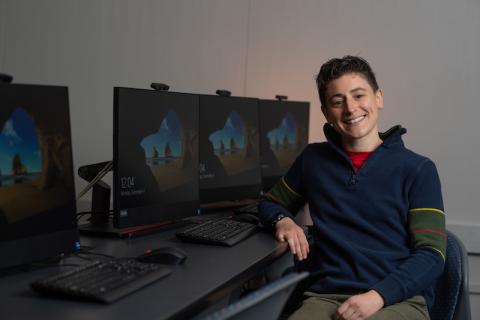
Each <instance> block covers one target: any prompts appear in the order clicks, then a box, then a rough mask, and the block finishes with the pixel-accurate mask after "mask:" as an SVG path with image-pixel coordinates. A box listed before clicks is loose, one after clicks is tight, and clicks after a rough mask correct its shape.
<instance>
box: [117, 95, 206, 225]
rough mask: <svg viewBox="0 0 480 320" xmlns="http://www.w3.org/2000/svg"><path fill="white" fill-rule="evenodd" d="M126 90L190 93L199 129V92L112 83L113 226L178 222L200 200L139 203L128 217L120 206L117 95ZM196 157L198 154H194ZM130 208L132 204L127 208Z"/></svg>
mask: <svg viewBox="0 0 480 320" xmlns="http://www.w3.org/2000/svg"><path fill="white" fill-rule="evenodd" d="M127 92H128V94H131V93H133V94H142V95H149V96H156V97H159V99H162V98H161V97H165V96H167V95H168V96H170V97H174V96H175V95H177V96H190V97H192V98H193V99H194V100H196V101H195V106H194V109H196V110H194V112H196V114H195V116H196V119H195V122H196V123H197V131H198V95H195V94H191V93H180V92H170V91H155V90H149V89H138V88H127V87H114V104H113V105H114V107H113V109H114V112H113V114H114V116H113V226H114V227H115V228H129V227H142V226H148V225H156V226H158V225H159V224H165V225H167V224H171V223H174V222H177V221H179V220H181V219H183V218H186V217H191V216H194V215H196V214H198V210H199V201H198V197H197V200H193V201H184V202H181V203H172V204H151V205H146V206H138V207H134V208H133V209H135V210H136V213H135V214H134V215H131V216H130V215H129V217H128V218H126V217H125V216H122V215H123V214H124V211H122V210H123V209H124V208H121V207H120V190H119V189H120V188H119V187H118V186H119V183H120V181H119V170H118V167H119V137H118V130H119V116H120V115H119V99H120V97H119V96H120V95H121V94H123V93H127ZM197 159H198V155H197ZM196 163H197V170H196V171H197V172H198V161H196ZM196 178H197V189H198V177H196ZM128 209H129V210H130V209H132V208H130V207H129V208H128ZM160 210H162V211H163V212H162V214H161V215H159V213H158V212H159V211H160Z"/></svg>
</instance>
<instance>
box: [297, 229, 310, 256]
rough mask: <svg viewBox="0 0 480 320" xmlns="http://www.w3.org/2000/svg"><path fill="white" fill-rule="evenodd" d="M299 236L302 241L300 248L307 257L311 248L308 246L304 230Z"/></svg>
mask: <svg viewBox="0 0 480 320" xmlns="http://www.w3.org/2000/svg"><path fill="white" fill-rule="evenodd" d="M299 238H300V239H299V242H300V249H301V251H302V256H303V258H304V259H306V258H307V255H308V252H309V248H308V246H309V244H308V241H307V238H306V237H305V234H303V232H302V233H301V234H300V235H299Z"/></svg>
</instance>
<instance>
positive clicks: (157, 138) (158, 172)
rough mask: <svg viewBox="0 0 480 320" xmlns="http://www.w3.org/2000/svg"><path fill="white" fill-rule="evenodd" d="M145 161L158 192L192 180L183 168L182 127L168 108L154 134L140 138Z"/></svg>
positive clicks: (173, 112)
mask: <svg viewBox="0 0 480 320" xmlns="http://www.w3.org/2000/svg"><path fill="white" fill-rule="evenodd" d="M140 145H141V146H142V148H143V150H144V152H145V162H146V164H147V165H148V166H149V168H150V170H151V172H152V174H153V176H154V177H155V179H156V180H157V182H158V187H159V190H160V192H165V191H166V190H169V189H173V188H175V187H178V186H181V185H184V184H186V183H188V182H190V181H191V180H192V177H191V176H190V172H189V171H188V170H185V168H183V164H184V161H183V160H184V159H183V156H184V155H185V153H184V148H183V146H182V128H181V124H180V121H179V118H178V115H177V113H176V112H175V111H173V110H170V111H169V112H168V113H167V115H166V116H165V118H164V119H163V120H162V121H161V123H160V128H158V131H157V132H155V133H154V134H151V135H149V136H147V137H145V138H143V139H142V141H141V143H140Z"/></svg>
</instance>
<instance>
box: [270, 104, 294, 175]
mask: <svg viewBox="0 0 480 320" xmlns="http://www.w3.org/2000/svg"><path fill="white" fill-rule="evenodd" d="M296 131H297V126H296V124H295V119H294V117H293V116H292V114H291V113H290V112H288V113H287V114H286V115H285V117H283V119H282V120H281V122H280V124H279V126H278V127H276V128H275V129H272V130H270V131H269V132H268V133H267V138H268V141H269V145H270V149H271V150H272V151H273V153H274V155H275V158H277V161H278V164H279V166H280V167H289V166H290V165H291V164H292V163H293V161H294V160H295V158H296V157H297V155H298V152H299V151H298V146H297V136H296Z"/></svg>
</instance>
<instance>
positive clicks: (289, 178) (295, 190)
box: [259, 154, 305, 229]
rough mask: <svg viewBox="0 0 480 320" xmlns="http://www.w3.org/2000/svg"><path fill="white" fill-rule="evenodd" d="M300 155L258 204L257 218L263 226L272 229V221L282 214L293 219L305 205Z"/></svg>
mask: <svg viewBox="0 0 480 320" xmlns="http://www.w3.org/2000/svg"><path fill="white" fill-rule="evenodd" d="M301 179H302V154H301V155H300V156H299V157H298V158H297V159H296V160H295V162H294V163H293V165H292V167H291V168H290V169H289V170H288V172H287V174H286V175H285V176H284V177H282V178H281V179H279V181H278V182H277V183H276V184H275V185H274V186H273V188H272V189H270V190H269V191H268V192H267V193H266V194H265V195H263V196H262V197H261V201H260V204H259V217H260V221H261V222H262V224H263V226H265V227H266V228H268V229H273V225H272V223H273V221H274V220H275V219H276V218H277V217H278V215H280V214H283V215H285V216H289V217H291V218H293V217H294V216H295V215H296V213H297V212H298V210H299V209H300V208H301V207H302V206H303V205H304V204H305V197H304V195H303V194H302V184H301Z"/></svg>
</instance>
